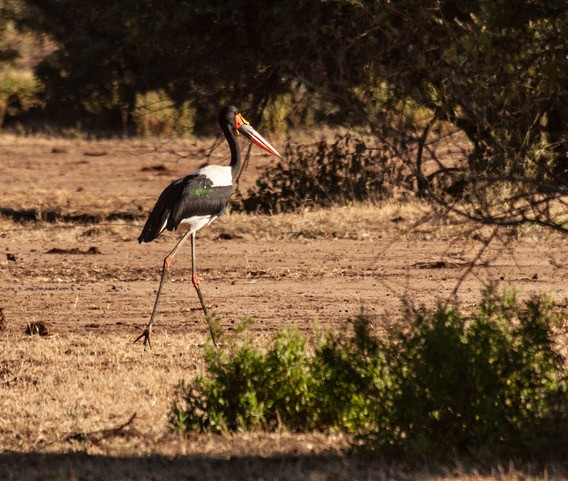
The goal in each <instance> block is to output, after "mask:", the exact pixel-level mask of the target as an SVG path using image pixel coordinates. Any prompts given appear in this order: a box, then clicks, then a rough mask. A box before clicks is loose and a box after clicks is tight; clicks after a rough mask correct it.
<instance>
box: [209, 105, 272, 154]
mask: <svg viewBox="0 0 568 481" xmlns="http://www.w3.org/2000/svg"><path fill="white" fill-rule="evenodd" d="M219 124H220V125H221V128H225V127H228V128H229V129H230V130H231V131H232V132H234V133H236V134H237V135H238V134H239V133H240V134H243V135H244V136H245V137H247V138H248V139H249V140H250V141H251V142H253V143H255V144H256V145H258V146H259V147H261V148H262V149H264V150H266V151H267V152H268V153H269V154H272V155H276V156H277V157H280V154H279V153H278V151H277V150H276V149H275V148H274V147H272V145H270V142H268V140H266V139H265V138H264V137H263V136H262V135H260V134H259V133H258V132H257V131H256V130H255V129H254V128H252V126H251V125H250V124H249V123H248V121H247V120H246V119H245V118H244V117H243V115H242V114H241V113H240V112H239V109H237V107H234V106H232V105H229V106H227V107H224V108H223V109H222V110H221V112H220V113H219Z"/></svg>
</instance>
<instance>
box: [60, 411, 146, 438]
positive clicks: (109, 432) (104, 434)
mask: <svg viewBox="0 0 568 481" xmlns="http://www.w3.org/2000/svg"><path fill="white" fill-rule="evenodd" d="M135 418H136V413H134V414H133V415H132V416H130V419H128V421H126V422H125V423H123V424H121V425H119V426H117V427H115V428H109V429H100V430H98V431H91V432H88V433H69V434H67V435H66V436H65V437H63V438H62V439H60V441H64V442H65V441H90V442H95V443H97V442H100V441H102V440H103V439H107V438H112V437H114V436H121V435H125V434H140V432H139V431H138V430H137V429H135V428H133V429H130V430H129V431H125V429H126V428H127V427H128V426H130V425H131V424H132V422H133V421H134V419H135Z"/></svg>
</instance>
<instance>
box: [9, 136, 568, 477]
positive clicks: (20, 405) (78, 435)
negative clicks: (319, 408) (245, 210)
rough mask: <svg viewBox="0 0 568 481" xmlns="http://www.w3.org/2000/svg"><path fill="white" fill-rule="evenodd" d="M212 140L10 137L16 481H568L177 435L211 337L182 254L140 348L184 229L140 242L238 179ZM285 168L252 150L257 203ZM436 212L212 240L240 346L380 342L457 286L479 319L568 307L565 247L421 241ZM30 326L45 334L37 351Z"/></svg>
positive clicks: (213, 278) (306, 223)
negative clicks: (212, 181) (190, 202)
mask: <svg viewBox="0 0 568 481" xmlns="http://www.w3.org/2000/svg"><path fill="white" fill-rule="evenodd" d="M211 144H212V141H209V142H207V141H201V142H194V141H190V140H187V141H179V140H178V141H175V142H165V141H159V140H135V141H134V140H128V141H87V140H62V139H46V138H19V137H14V136H7V135H6V136H2V137H0V308H1V309H2V313H3V316H4V323H3V324H4V329H3V330H0V347H1V352H2V354H1V356H0V451H1V452H2V454H0V479H6V480H9V479H38V480H39V479H69V480H74V479H101V480H119V479H120V480H122V479H144V480H145V479H148V480H149V479H164V480H166V479H167V480H176V479H255V480H261V479H289V480H292V479H294V480H295V479H310V480H320V479H321V480H323V479H445V478H458V477H459V478H462V479H541V478H547V479H568V477H567V474H566V472H565V471H563V470H562V468H561V467H556V468H550V467H549V468H548V471H545V472H544V471H542V469H537V468H536V467H534V468H530V467H526V466H525V467H523V468H518V469H517V468H514V467H512V466H507V467H504V468H502V469H501V470H497V471H495V470H494V471H486V472H481V473H480V472H478V471H476V470H473V469H469V468H458V469H457V470H452V471H440V472H431V471H422V470H412V471H408V470H407V469H406V468H404V469H403V468H402V467H400V466H394V467H393V466H385V465H382V464H381V463H379V462H377V461H372V460H366V459H362V458H357V457H353V456H347V455H346V454H345V451H346V449H347V448H348V445H349V440H348V439H347V438H345V437H342V436H337V435H323V434H312V435H294V434H289V433H268V434H267V433H248V434H239V435H233V436H226V437H219V436H212V435H197V434H196V435H191V436H178V435H176V434H172V433H171V432H170V431H169V430H168V427H167V413H168V410H169V407H170V402H171V399H172V392H173V389H174V387H175V385H176V384H177V383H178V382H179V381H180V380H181V379H186V380H190V379H191V378H192V377H193V376H195V375H196V374H197V373H200V372H202V370H203V362H202V352H203V345H205V344H206V343H207V342H208V331H207V329H206V325H205V322H204V319H203V316H202V313H201V311H200V310H199V303H198V300H197V298H196V296H195V294H194V292H193V288H192V286H191V283H190V282H189V278H190V267H191V260H190V257H189V255H188V254H189V249H184V250H182V251H181V253H180V254H179V255H178V257H177V258H176V260H175V262H174V267H173V272H172V278H171V281H170V282H169V283H168V284H167V286H166V288H165V292H164V295H163V302H162V305H161V308H160V313H159V316H158V318H157V325H156V328H155V331H154V332H155V333H154V337H153V349H152V350H151V351H146V352H145V351H144V350H143V349H142V347H141V345H140V344H132V341H133V340H134V338H135V337H136V336H137V335H138V334H139V333H140V332H141V330H142V328H143V325H144V323H145V322H147V319H148V317H149V314H150V311H151V309H152V305H153V300H154V295H155V292H156V288H157V285H158V280H159V275H160V270H161V264H162V260H163V258H164V256H165V255H166V254H167V253H168V252H169V250H170V249H171V248H172V247H173V245H174V244H175V242H176V239H177V238H178V237H179V235H181V233H179V232H178V233H173V234H167V235H163V236H162V237H160V238H159V239H158V240H157V241H156V242H152V243H150V244H147V245H141V246H140V245H138V243H137V241H136V239H137V236H138V234H139V231H140V229H141V227H142V225H143V222H144V219H145V215H146V214H147V213H148V211H149V210H150V208H151V207H152V205H153V202H154V201H155V199H156V198H157V196H158V195H159V193H160V192H161V190H162V189H163V188H164V187H165V186H166V185H167V184H168V183H169V182H170V181H171V180H173V179H175V178H177V177H180V176H182V175H185V174H186V173H188V172H190V171H192V170H194V169H195V168H197V167H199V166H200V165H201V164H202V163H204V162H205V161H207V160H208V161H210V162H218V163H224V159H225V158H226V157H227V156H228V152H227V151H226V149H225V146H222V147H220V148H219V149H217V150H215V151H214V152H213V153H212V154H211V156H210V158H206V155H205V154H206V153H207V148H208V147H209V146H210V145H211ZM274 144H275V145H277V146H278V140H277V139H276V140H275V141H274ZM269 162H271V159H270V158H269V157H268V156H265V155H263V154H260V153H259V152H258V150H257V151H254V150H253V156H252V158H251V162H250V167H249V168H248V169H247V171H245V173H244V175H243V180H242V183H241V186H240V187H241V190H243V191H245V190H246V189H247V188H248V187H250V186H251V185H252V183H253V182H254V179H255V178H256V177H257V175H258V169H259V168H262V167H263V166H265V165H268V163H269ZM427 212H428V208H427V206H424V205H421V204H419V203H417V202H415V201H414V202H410V203H396V202H391V203H389V204H387V205H382V206H355V207H346V208H334V209H329V210H320V211H313V212H312V211H306V212H302V213H299V214H294V215H278V216H253V215H245V214H236V213H233V214H230V215H226V216H224V217H222V218H220V219H219V220H217V221H216V222H215V223H214V224H213V225H212V226H210V228H208V229H207V230H206V231H202V232H200V234H199V235H198V241H197V255H198V268H199V272H200V276H201V279H202V289H203V293H204V296H205V300H206V302H207V303H208V304H209V305H210V306H211V309H212V310H213V312H214V313H215V314H217V315H218V316H220V319H221V325H222V327H223V329H224V330H225V332H227V333H231V331H232V330H234V329H235V327H236V326H237V325H238V324H239V323H240V322H241V321H242V320H243V319H245V318H251V319H253V324H252V326H251V327H250V328H249V329H248V331H247V333H248V334H247V335H249V336H251V337H252V338H253V339H254V340H255V343H258V344H259V345H262V344H263V343H265V342H266V341H267V340H269V339H270V338H271V336H272V335H273V334H274V332H276V331H277V330H279V329H282V328H284V327H293V328H298V329H299V330H301V331H302V332H304V333H306V335H307V336H308V337H311V336H313V335H314V334H317V333H320V332H323V331H325V330H329V329H336V330H337V329H341V330H345V329H347V328H348V326H349V322H350V319H352V318H353V316H355V315H357V314H358V313H359V312H360V311H361V309H363V310H364V311H365V312H366V313H367V314H371V315H373V316H374V319H375V326H376V329H381V328H382V327H384V326H385V325H386V324H388V323H390V322H392V321H393V320H394V319H395V318H396V314H397V313H398V312H399V311H400V307H401V298H402V297H403V296H409V297H410V298H411V299H413V300H414V302H415V303H418V304H420V303H423V304H426V305H428V306H434V305H435V304H436V303H437V302H438V301H440V300H441V301H444V300H447V299H448V298H449V297H450V296H451V294H452V292H453V291H454V289H456V287H457V286H459V289H458V297H459V299H460V301H461V303H462V305H464V306H466V307H467V306H473V305H475V303H476V302H477V301H478V300H479V297H480V290H481V289H482V287H483V285H484V284H486V283H487V282H489V281H492V280H507V281H509V282H510V283H511V284H512V285H514V286H516V287H517V288H518V289H520V292H521V295H522V296H528V295H530V294H531V293H534V292H548V293H550V294H551V295H552V296H553V297H554V298H555V299H556V300H558V301H561V302H566V299H567V298H568V282H567V280H568V274H567V270H566V267H567V266H568V249H567V247H568V245H567V241H566V239H564V238H562V237H561V236H559V235H557V234H553V233H550V232H547V231H544V230H541V229H536V228H534V229H532V228H531V229H524V230H522V231H520V232H516V233H515V236H516V239H514V240H512V239H511V238H510V237H509V236H508V235H507V233H504V232H503V233H501V232H500V233H499V234H498V235H497V237H496V238H495V239H494V241H493V242H492V243H491V244H490V245H489V246H488V247H486V248H485V244H484V240H485V239H487V238H488V236H489V233H490V230H489V229H479V230H475V231H473V230H470V229H469V228H468V227H467V226H463V225H460V224H459V223H457V222H455V220H448V219H430V220H429V221H428V222H422V223H419V225H416V224H417V223H418V221H419V220H420V219H422V218H424V216H425V215H426V213H427ZM480 249H485V250H483V253H482V255H481V257H480V259H479V262H478V263H477V264H476V266H475V267H474V268H473V269H472V270H471V273H470V274H469V275H468V276H466V277H465V278H463V275H464V273H465V272H466V270H467V269H468V266H469V263H470V261H471V260H472V259H474V258H475V257H476V255H477V254H478V253H479V252H480ZM460 281H461V283H460ZM1 320H2V317H1V315H0V321H1ZM30 323H44V324H45V325H46V327H47V331H48V335H47V336H39V335H33V336H30V335H26V334H25V330H26V328H27V327H28V325H30ZM0 324H2V322H0ZM0 328H1V326H0Z"/></svg>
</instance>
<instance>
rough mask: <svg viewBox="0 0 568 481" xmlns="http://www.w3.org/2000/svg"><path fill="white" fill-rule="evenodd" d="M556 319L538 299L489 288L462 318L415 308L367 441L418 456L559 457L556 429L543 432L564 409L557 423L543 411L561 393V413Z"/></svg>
mask: <svg viewBox="0 0 568 481" xmlns="http://www.w3.org/2000/svg"><path fill="white" fill-rule="evenodd" d="M560 315H561V313H560V312H559V311H558V310H556V309H555V308H554V306H553V304H552V302H551V301H550V300H548V299H547V298H546V297H544V296H540V297H534V298H532V299H530V300H528V301H526V302H519V301H517V299H516V297H515V294H514V292H513V291H511V290H507V289H503V290H498V289H497V288H496V287H495V286H490V287H489V288H487V289H486V291H485V292H484V294H483V299H482V301H481V304H480V306H479V308H478V311H477V312H476V313H474V315H473V317H472V318H469V319H468V318H467V317H464V316H463V315H462V314H461V313H460V312H459V310H458V309H457V308H445V307H440V308H438V309H437V311H436V312H433V313H432V312H428V311H422V312H416V313H415V319H414V321H413V323H412V325H411V327H410V329H409V331H408V332H406V333H404V334H401V335H400V337H399V339H398V340H396V342H395V343H394V344H393V346H394V354H395V355H396V359H397V361H396V363H395V364H394V365H393V366H392V371H391V375H392V377H393V379H394V380H395V381H394V382H395V386H396V387H395V390H394V392H393V398H392V411H391V414H390V416H389V417H388V421H389V422H388V423H386V424H382V425H380V426H378V429H377V430H376V432H375V433H374V435H371V436H370V438H369V441H370V439H371V438H373V436H374V441H373V442H369V443H368V445H371V446H372V447H373V448H376V449H378V451H379V452H380V451H383V452H388V453H390V454H395V453H396V454H397V455H410V456H417V457H426V458H431V457H437V458H439V457H446V456H450V457H451V456H454V455H458V454H460V455H463V454H468V455H472V456H474V457H475V458H478V459H479V458H487V457H491V456H500V455H502V456H513V455H514V456H529V455H530V456H534V455H545V454H547V453H554V452H558V451H559V450H562V449H563V450H564V451H566V447H564V448H560V445H559V446H557V445H556V443H557V442H558V441H559V437H562V436H560V434H561V433H560V432H557V433H556V435H552V433H551V432H548V433H547V432H546V431H547V430H549V428H550V426H551V425H556V426H560V425H562V424H563V425H564V427H565V428H566V427H568V425H567V424H566V423H567V421H568V419H567V417H566V412H564V414H563V415H561V416H560V417H558V414H559V413H554V409H555V406H553V404H554V403H555V402H556V401H559V400H560V399H561V398H562V397H563V400H562V401H561V403H563V406H564V409H566V408H567V407H568V405H567V404H566V402H567V398H566V386H567V384H566V383H567V378H566V373H565V371H564V368H565V360H564V359H563V358H562V357H561V356H560V355H559V354H558V353H557V352H556V350H555V348H554V343H553V339H552V330H553V328H554V327H555V326H558V325H559V323H560V319H561V317H560ZM554 417H556V419H555V421H554V422H552V423H551V421H552V418H554ZM565 433H566V431H565ZM563 436H564V441H568V437H567V435H566V434H564V435H563ZM564 446H567V444H564Z"/></svg>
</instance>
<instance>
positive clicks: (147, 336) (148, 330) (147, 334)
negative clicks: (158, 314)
mask: <svg viewBox="0 0 568 481" xmlns="http://www.w3.org/2000/svg"><path fill="white" fill-rule="evenodd" d="M151 333H152V328H151V327H150V326H148V327H146V329H144V332H143V333H142V334H140V335H139V336H138V337H137V338H136V339H134V343H136V342H138V341H139V340H140V339H142V338H144V350H146V346H148V347H149V348H150V349H152V344H151V343H150V334H151Z"/></svg>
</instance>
